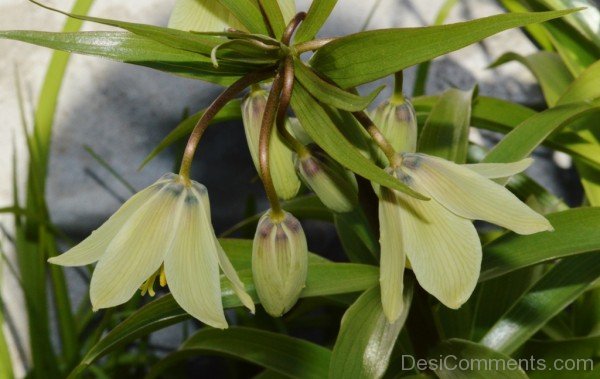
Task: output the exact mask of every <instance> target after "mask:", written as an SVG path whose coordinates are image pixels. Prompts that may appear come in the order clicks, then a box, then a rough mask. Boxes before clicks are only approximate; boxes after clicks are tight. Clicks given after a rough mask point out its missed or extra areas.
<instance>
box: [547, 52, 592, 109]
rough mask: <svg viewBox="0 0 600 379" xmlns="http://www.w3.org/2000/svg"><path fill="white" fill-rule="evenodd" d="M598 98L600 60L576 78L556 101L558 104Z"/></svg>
mask: <svg viewBox="0 0 600 379" xmlns="http://www.w3.org/2000/svg"><path fill="white" fill-rule="evenodd" d="M598 97H600V60H599V61H597V62H596V63H594V64H593V65H591V66H590V67H588V68H587V69H586V70H585V71H584V72H582V73H581V75H579V76H578V77H577V79H576V80H575V81H574V82H573V83H571V85H570V86H569V87H568V88H567V89H566V91H565V92H564V93H563V95H562V96H561V97H560V99H558V101H557V103H558V104H567V103H573V102H577V101H585V100H592V99H596V98H598Z"/></svg>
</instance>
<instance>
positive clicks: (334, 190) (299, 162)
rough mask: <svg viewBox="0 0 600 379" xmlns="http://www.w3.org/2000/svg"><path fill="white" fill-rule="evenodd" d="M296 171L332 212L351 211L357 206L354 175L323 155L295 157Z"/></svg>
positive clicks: (312, 154) (314, 154) (356, 187)
mask: <svg viewBox="0 0 600 379" xmlns="http://www.w3.org/2000/svg"><path fill="white" fill-rule="evenodd" d="M296 169H297V170H298V173H299V175H300V178H301V179H302V180H303V181H304V183H305V184H306V185H307V187H309V188H310V189H312V190H313V191H314V192H315V194H316V195H317V197H318V198H319V199H320V200H321V201H322V202H323V204H324V205H325V206H326V207H327V208H329V209H331V210H332V211H334V212H338V213H344V212H349V211H351V210H352V209H353V208H354V207H355V206H356V205H357V204H358V186H357V184H356V178H355V177H354V174H352V173H351V172H350V171H348V170H346V169H345V168H343V167H342V166H340V164H339V163H337V162H336V161H334V160H333V159H331V158H329V157H328V156H327V155H325V154H319V153H308V154H305V155H304V156H300V157H296Z"/></svg>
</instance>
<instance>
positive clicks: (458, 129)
mask: <svg viewBox="0 0 600 379" xmlns="http://www.w3.org/2000/svg"><path fill="white" fill-rule="evenodd" d="M472 98H473V90H471V91H461V90H459V89H454V88H451V89H449V90H447V91H446V92H444V93H443V94H442V95H441V96H440V97H439V100H438V102H437V103H436V104H435V105H434V106H433V108H431V112H430V113H429V117H428V118H427V121H425V126H424V127H423V130H422V131H421V136H420V138H419V148H418V151H420V152H423V153H426V154H429V155H435V156H437V157H440V158H444V159H446V160H449V161H454V162H456V163H465V162H466V161H467V150H468V147H469V127H470V125H471V100H472Z"/></svg>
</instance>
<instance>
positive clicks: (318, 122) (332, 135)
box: [291, 83, 426, 199]
mask: <svg viewBox="0 0 600 379" xmlns="http://www.w3.org/2000/svg"><path fill="white" fill-rule="evenodd" d="M291 104H292V108H293V109H294V112H295V113H296V116H297V117H298V119H299V120H300V124H301V125H302V127H303V128H304V130H305V131H306V132H307V133H308V135H309V136H310V137H311V138H312V139H313V140H314V141H315V142H316V143H317V144H318V145H319V146H321V147H322V148H323V150H325V151H326V152H327V154H329V155H330V156H331V157H332V158H333V159H335V160H336V161H338V162H339V163H340V164H342V165H343V166H345V167H346V168H348V169H349V170H352V171H354V172H355V173H357V174H358V175H360V176H362V177H364V178H367V179H369V180H372V181H374V182H376V183H379V184H381V185H383V186H386V187H389V188H393V189H396V190H398V191H402V192H405V193H407V194H409V195H411V196H414V197H417V198H420V199H426V197H424V196H422V195H420V194H418V193H416V192H414V191H413V190H411V189H410V188H409V187H407V186H406V185H404V184H403V183H401V182H400V181H398V180H395V179H394V178H393V177H392V176H391V175H388V174H387V173H386V172H385V171H383V170H382V169H381V168H379V167H377V166H376V165H375V164H374V163H373V162H372V161H370V160H369V159H367V158H365V157H364V156H363V155H362V154H361V153H360V152H359V151H358V150H357V149H356V148H355V147H354V146H352V144H351V143H350V142H348V140H347V139H346V138H345V137H344V136H343V134H342V133H341V132H340V131H339V130H338V129H337V127H336V126H335V125H334V124H333V122H332V121H331V118H330V117H329V116H328V115H327V113H326V112H325V110H324V109H323V107H321V105H319V103H318V102H317V101H316V100H315V99H314V98H313V97H312V96H311V95H310V93H308V91H307V90H306V89H304V87H303V86H302V85H301V84H300V83H297V84H296V86H295V87H294V93H293V95H292V101H291Z"/></svg>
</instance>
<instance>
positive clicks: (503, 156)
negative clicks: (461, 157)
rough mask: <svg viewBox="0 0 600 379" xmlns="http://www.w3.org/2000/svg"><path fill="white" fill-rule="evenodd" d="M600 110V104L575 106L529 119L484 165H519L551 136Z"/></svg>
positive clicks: (485, 160) (495, 147)
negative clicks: (501, 163)
mask: <svg viewBox="0 0 600 379" xmlns="http://www.w3.org/2000/svg"><path fill="white" fill-rule="evenodd" d="M599 111H600V101H599V102H597V103H572V104H567V105H561V106H556V107H554V108H550V109H547V110H545V111H543V112H540V113H537V114H535V115H534V116H532V117H530V118H528V119H526V120H525V121H523V122H522V123H520V124H519V125H518V126H517V127H515V128H514V129H513V130H512V131H511V132H510V133H508V134H507V135H506V137H504V138H503V139H502V140H501V141H500V142H499V143H498V144H497V145H496V146H494V148H493V149H492V150H491V151H490V152H489V153H488V155H487V156H486V157H485V158H484V160H483V162H515V161H517V160H520V159H523V158H526V157H527V156H529V154H531V152H532V151H533V150H534V149H535V148H536V147H538V146H539V145H540V144H541V143H542V142H543V141H544V140H545V139H546V138H548V136H549V135H550V134H551V133H553V132H556V131H557V130H560V129H561V128H564V127H565V126H567V125H568V124H569V123H570V122H573V120H576V119H577V118H580V117H583V116H586V115H589V114H593V113H597V112H599Z"/></svg>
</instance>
